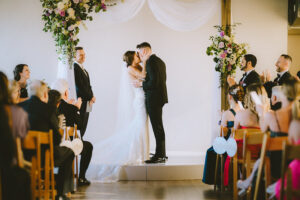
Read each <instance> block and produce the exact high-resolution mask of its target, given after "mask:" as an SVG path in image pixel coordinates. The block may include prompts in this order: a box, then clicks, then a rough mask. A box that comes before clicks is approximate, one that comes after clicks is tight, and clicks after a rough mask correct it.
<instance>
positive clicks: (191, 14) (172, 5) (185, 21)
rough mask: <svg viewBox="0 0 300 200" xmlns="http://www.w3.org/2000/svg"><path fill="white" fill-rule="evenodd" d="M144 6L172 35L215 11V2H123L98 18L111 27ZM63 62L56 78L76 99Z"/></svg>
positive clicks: (192, 27) (70, 73) (71, 75)
mask: <svg viewBox="0 0 300 200" xmlns="http://www.w3.org/2000/svg"><path fill="white" fill-rule="evenodd" d="M146 1H147V2H148V5H149V8H150V9H151V11H152V13H153V15H154V16H155V18H156V19H157V20H158V21H159V22H160V23H162V24H164V25H165V26H167V27H169V28H171V29H173V30H175V31H193V30H196V29H198V28H200V27H201V26H202V25H203V24H205V23H206V22H207V21H208V20H209V19H210V18H211V17H212V16H214V14H215V12H216V11H217V8H218V4H219V0H125V1H124V2H120V1H116V2H117V5H115V6H112V7H108V9H107V12H104V13H101V15H102V16H101V17H102V18H103V19H104V20H106V21H109V22H112V23H122V22H127V21H128V20H130V19H132V18H134V17H135V16H136V15H137V14H138V13H139V12H140V10H141V9H142V7H143V6H144V4H145V3H146ZM67 63H68V62H67V61H63V60H62V61H59V63H58V71H57V78H63V79H66V80H68V82H69V89H70V97H71V98H76V91H75V81H74V72H73V69H72V68H71V69H70V68H69V65H68V64H67Z"/></svg>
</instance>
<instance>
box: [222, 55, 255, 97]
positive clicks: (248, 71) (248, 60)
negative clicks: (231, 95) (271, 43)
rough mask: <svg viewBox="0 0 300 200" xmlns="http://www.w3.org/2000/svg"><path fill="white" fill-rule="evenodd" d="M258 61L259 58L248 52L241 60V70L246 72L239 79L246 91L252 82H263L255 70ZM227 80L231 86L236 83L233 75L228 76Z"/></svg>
mask: <svg viewBox="0 0 300 200" xmlns="http://www.w3.org/2000/svg"><path fill="white" fill-rule="evenodd" d="M256 63H257V59H256V57H255V56H254V55H252V54H246V55H245V56H244V57H243V59H242V62H241V65H242V67H241V70H242V71H244V72H245V73H244V74H243V77H242V78H241V79H240V81H239V83H238V84H239V85H240V86H242V87H243V88H244V91H246V88H247V87H248V86H249V85H251V84H254V83H256V84H259V83H261V80H260V76H259V74H258V73H257V72H256V71H255V66H256ZM227 82H228V84H229V86H232V85H234V84H236V83H235V80H234V78H233V77H230V76H228V78H227Z"/></svg>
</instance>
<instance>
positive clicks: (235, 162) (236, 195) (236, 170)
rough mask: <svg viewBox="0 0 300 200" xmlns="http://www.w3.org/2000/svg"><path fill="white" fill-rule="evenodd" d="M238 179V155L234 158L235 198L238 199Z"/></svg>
mask: <svg viewBox="0 0 300 200" xmlns="http://www.w3.org/2000/svg"><path fill="white" fill-rule="evenodd" d="M237 179H238V166H237V155H235V156H234V158H233V199H234V200H237V199H238V191H237Z"/></svg>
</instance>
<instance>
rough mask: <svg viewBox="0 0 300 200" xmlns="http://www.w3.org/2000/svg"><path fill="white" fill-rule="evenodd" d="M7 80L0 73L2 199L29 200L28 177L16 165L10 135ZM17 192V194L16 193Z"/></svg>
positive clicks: (12, 139)
mask: <svg viewBox="0 0 300 200" xmlns="http://www.w3.org/2000/svg"><path fill="white" fill-rule="evenodd" d="M9 105H10V96H9V92H8V80H7V77H6V75H5V74H4V73H2V72H0V119H1V120H0V130H1V131H0V174H1V176H0V178H1V180H0V181H1V186H2V188H1V191H2V194H1V195H2V196H1V198H2V199H11V200H18V199H24V200H30V199H31V190H30V176H29V174H28V173H27V172H26V170H24V169H22V168H19V167H18V166H17V163H16V157H17V153H16V144H15V140H14V138H13V134H12V127H11V121H12V114H11V109H10V106H9ZM16 191H18V192H16Z"/></svg>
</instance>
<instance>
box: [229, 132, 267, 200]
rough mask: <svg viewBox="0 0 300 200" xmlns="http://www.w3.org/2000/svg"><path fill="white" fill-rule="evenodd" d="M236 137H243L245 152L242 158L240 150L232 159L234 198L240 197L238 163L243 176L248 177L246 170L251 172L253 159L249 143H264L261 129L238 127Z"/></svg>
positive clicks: (238, 138)
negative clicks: (239, 153)
mask: <svg viewBox="0 0 300 200" xmlns="http://www.w3.org/2000/svg"><path fill="white" fill-rule="evenodd" d="M234 139H235V140H241V139H243V152H242V155H240V156H241V158H238V152H237V153H236V154H235V155H234V157H233V158H232V159H231V160H232V165H233V181H232V184H233V199H234V200H237V199H238V189H237V181H238V173H239V172H238V165H241V168H242V175H243V178H245V177H246V174H247V173H246V171H248V173H249V174H250V172H251V167H252V164H253V163H254V162H253V163H252V162H251V161H252V160H251V151H250V150H249V148H248V147H249V145H254V144H262V139H263V134H262V133H261V131H260V129H237V130H234ZM248 168H249V169H248Z"/></svg>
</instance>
